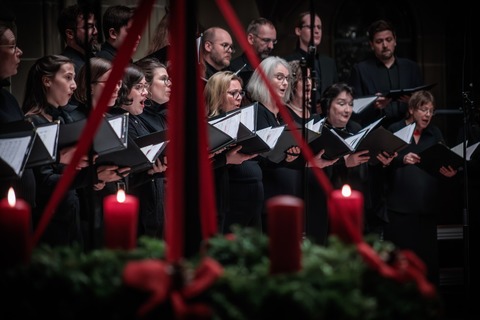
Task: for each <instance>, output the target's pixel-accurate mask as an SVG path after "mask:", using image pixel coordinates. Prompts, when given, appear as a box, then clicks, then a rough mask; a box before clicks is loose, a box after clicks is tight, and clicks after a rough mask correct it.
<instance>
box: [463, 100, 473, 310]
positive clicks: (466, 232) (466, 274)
mask: <svg viewBox="0 0 480 320" xmlns="http://www.w3.org/2000/svg"><path fill="white" fill-rule="evenodd" d="M463 101H464V103H463V243H464V252H463V254H464V268H463V279H464V280H463V281H464V291H465V303H466V306H467V307H469V306H470V303H471V301H470V294H469V293H470V228H469V226H470V210H469V181H468V160H467V141H468V137H469V134H468V132H469V128H470V121H469V119H470V112H471V110H472V109H473V101H472V100H471V99H470V98H469V92H463Z"/></svg>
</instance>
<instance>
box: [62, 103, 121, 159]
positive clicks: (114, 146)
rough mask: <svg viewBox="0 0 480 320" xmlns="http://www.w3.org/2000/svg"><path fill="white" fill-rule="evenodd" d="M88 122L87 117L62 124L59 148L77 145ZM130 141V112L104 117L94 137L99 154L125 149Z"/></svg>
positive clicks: (95, 149) (94, 146)
mask: <svg viewBox="0 0 480 320" xmlns="http://www.w3.org/2000/svg"><path fill="white" fill-rule="evenodd" d="M86 123H87V119H82V120H80V121H75V122H72V123H62V124H61V125H60V135H59V138H58V147H59V149H61V148H64V147H67V146H71V145H75V144H76V143H78V141H79V139H80V135H81V134H82V131H83V129H84V127H85V125H86ZM127 143H128V113H124V114H119V115H115V116H109V117H104V118H103V119H102V122H101V123H100V127H99V128H98V130H97V132H96V134H95V137H94V138H93V150H94V152H95V153H96V154H98V155H104V154H107V153H110V152H114V151H118V150H124V149H126V148H127Z"/></svg>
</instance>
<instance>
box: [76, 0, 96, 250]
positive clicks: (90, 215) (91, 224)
mask: <svg viewBox="0 0 480 320" xmlns="http://www.w3.org/2000/svg"><path fill="white" fill-rule="evenodd" d="M79 4H80V5H83V6H84V7H83V22H84V26H83V28H84V31H85V37H84V39H83V40H84V43H83V50H84V55H85V66H84V68H85V80H86V82H87V85H86V86H85V88H87V92H86V105H87V110H88V114H90V113H91V111H92V108H93V105H92V92H91V89H90V88H91V74H92V71H91V65H90V57H91V56H92V48H91V46H90V44H89V41H88V40H89V39H88V17H89V13H90V10H92V11H93V10H94V3H93V1H91V0H84V1H79ZM89 9H90V10H89ZM95 14H96V12H95ZM87 116H88V115H87ZM94 153H95V152H94V150H93V144H92V146H90V148H89V150H88V164H89V167H90V168H95V164H94V161H93V157H94ZM96 175H97V171H96V170H90V174H89V175H88V182H89V186H88V187H87V188H86V192H85V196H86V198H87V211H88V212H87V230H88V233H87V239H85V248H86V250H93V249H94V248H95V245H96V244H95V218H96V210H97V208H96V199H95V192H94V190H93V185H94V184H95V182H96V181H97V176H96Z"/></svg>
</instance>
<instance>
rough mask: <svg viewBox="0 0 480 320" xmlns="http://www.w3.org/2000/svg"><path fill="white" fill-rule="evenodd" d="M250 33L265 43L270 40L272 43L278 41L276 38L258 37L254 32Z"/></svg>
mask: <svg viewBox="0 0 480 320" xmlns="http://www.w3.org/2000/svg"><path fill="white" fill-rule="evenodd" d="M252 35H254V36H255V37H257V38H258V39H260V40H262V41H263V42H265V43H266V44H269V43H270V42H271V43H272V44H277V42H278V40H277V39H270V38H260V37H259V36H257V35H256V34H255V33H252Z"/></svg>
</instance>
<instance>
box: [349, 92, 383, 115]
mask: <svg viewBox="0 0 480 320" xmlns="http://www.w3.org/2000/svg"><path fill="white" fill-rule="evenodd" d="M377 99H378V96H371V97H364V98H358V99H353V112H354V113H360V112H362V111H363V109H365V108H366V107H368V106H369V105H370V104H371V103H372V102H373V101H375V100H377Z"/></svg>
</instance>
